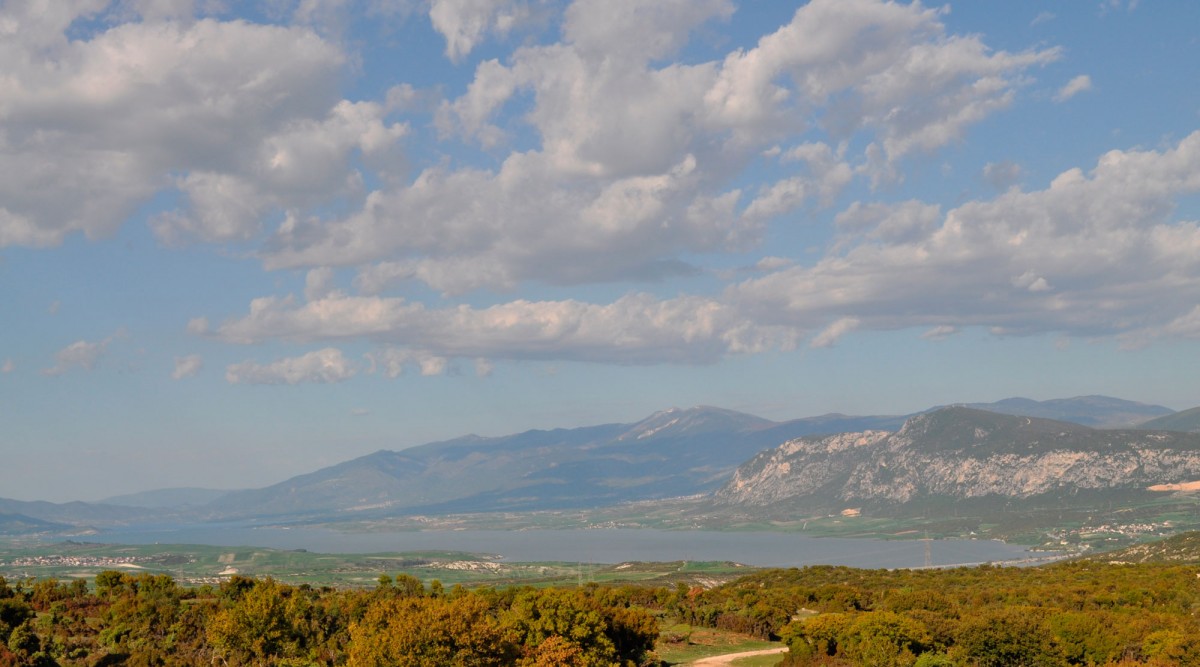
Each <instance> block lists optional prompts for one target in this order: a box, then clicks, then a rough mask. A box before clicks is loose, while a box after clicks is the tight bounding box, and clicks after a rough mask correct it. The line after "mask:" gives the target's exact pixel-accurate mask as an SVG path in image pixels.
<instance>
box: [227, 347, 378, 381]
mask: <svg viewBox="0 0 1200 667" xmlns="http://www.w3.org/2000/svg"><path fill="white" fill-rule="evenodd" d="M357 372H358V370H357V369H356V368H355V366H354V364H353V363H351V362H350V361H349V360H347V359H346V357H345V356H344V355H343V354H342V351H341V350H339V349H336V348H331V347H327V348H324V349H321V350H315V351H313V352H309V353H307V354H304V355H301V356H299V357H287V358H283V359H278V360H276V361H273V362H271V363H269V364H259V363H257V362H254V361H243V362H242V363H240V364H231V365H230V366H229V367H228V368H227V369H226V370H225V379H226V380H227V381H228V382H229V383H230V384H301V383H305V382H315V383H335V382H343V381H345V380H348V379H350V378H352V377H354V375H355V374H356V373H357Z"/></svg>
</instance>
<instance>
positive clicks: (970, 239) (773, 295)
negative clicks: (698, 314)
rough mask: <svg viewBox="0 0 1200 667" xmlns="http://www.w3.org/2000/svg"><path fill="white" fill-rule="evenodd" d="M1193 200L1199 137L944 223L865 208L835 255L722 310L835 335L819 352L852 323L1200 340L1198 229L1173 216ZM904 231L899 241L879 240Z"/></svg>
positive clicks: (1115, 160) (915, 212) (1129, 154)
mask: <svg viewBox="0 0 1200 667" xmlns="http://www.w3.org/2000/svg"><path fill="white" fill-rule="evenodd" d="M1197 192H1200V132H1197V133H1195V134H1192V135H1190V136H1188V137H1187V138H1185V139H1183V140H1182V141H1180V142H1179V143H1178V144H1177V145H1176V146H1174V147H1172V148H1169V149H1166V150H1162V151H1148V150H1130V151H1110V152H1109V153H1107V154H1105V155H1104V156H1102V157H1101V158H1100V159H1099V161H1098V162H1097V164H1096V166H1095V167H1094V168H1093V169H1092V170H1091V171H1090V172H1088V173H1086V174H1085V173H1084V172H1083V171H1082V170H1080V169H1072V170H1068V171H1066V172H1064V173H1062V174H1060V175H1059V176H1058V177H1057V178H1055V179H1054V180H1053V181H1052V182H1051V183H1050V185H1049V187H1047V188H1045V189H1043V190H1038V191H1032V192H1020V191H1016V190H1010V191H1008V192H1006V193H1004V194H1001V195H999V196H997V197H996V198H995V199H992V200H990V201H972V202H967V203H965V204H963V205H961V206H959V207H957V208H954V209H951V210H949V211H947V212H945V213H944V214H942V213H939V212H938V209H936V208H935V207H925V205H922V204H919V203H916V202H911V203H908V204H902V205H899V206H893V207H888V206H886V205H881V204H856V205H854V206H852V207H850V209H848V210H847V212H846V213H844V214H843V216H842V217H841V218H840V219H839V226H842V227H846V228H847V231H852V232H854V235H851V236H848V237H847V238H846V239H845V240H844V242H843V243H842V244H841V245H839V246H838V252H835V253H831V254H829V255H827V256H825V257H824V258H822V259H821V260H819V261H817V262H816V263H815V264H813V265H811V266H794V267H791V268H787V269H783V270H781V271H778V272H775V273H773V274H770V275H767V276H764V277H761V278H756V279H752V280H747V281H745V282H743V283H741V284H739V285H735V286H733V287H731V288H730V289H729V290H728V292H727V294H726V295H725V301H726V302H728V303H736V304H738V305H739V307H740V308H742V309H743V311H744V312H747V313H750V314H751V317H752V319H754V321H756V323H758V324H759V325H770V324H777V325H783V326H792V327H795V328H797V329H801V330H808V331H813V330H821V329H827V331H828V334H829V335H825V336H824V337H821V338H818V341H817V342H823V341H825V340H830V339H836V336H834V335H833V334H836V333H838V331H839V327H838V326H837V325H838V323H844V322H848V321H857V322H858V328H860V329H866V330H889V329H900V328H908V327H956V328H962V327H968V326H980V327H987V328H989V329H992V330H994V331H996V332H998V333H1000V334H1026V333H1043V332H1060V333H1064V334H1067V335H1071V336H1082V337H1098V336H1120V337H1122V339H1124V340H1129V341H1132V340H1134V339H1145V338H1147V337H1155V336H1192V335H1200V333H1194V332H1193V329H1192V327H1191V325H1190V324H1188V323H1189V322H1190V320H1189V319H1188V318H1189V317H1190V316H1189V312H1191V311H1192V308H1193V307H1194V304H1195V303H1196V301H1197V300H1198V299H1200V224H1198V223H1197V222H1193V221H1174V220H1172V219H1171V214H1172V211H1173V210H1174V207H1175V206H1176V204H1177V202H1178V201H1179V200H1180V199H1181V198H1183V197H1187V196H1190V195H1194V194H1195V193H1197ZM914 216H915V217H914ZM931 216H936V217H931ZM896 220H899V223H898V224H897V228H898V229H899V230H903V233H898V234H891V233H888V234H880V233H876V230H878V229H887V228H888V226H889V225H891V224H892V223H893V222H894V221H896ZM931 223H932V224H931ZM1195 331H1196V332H1200V329H1196V330H1195Z"/></svg>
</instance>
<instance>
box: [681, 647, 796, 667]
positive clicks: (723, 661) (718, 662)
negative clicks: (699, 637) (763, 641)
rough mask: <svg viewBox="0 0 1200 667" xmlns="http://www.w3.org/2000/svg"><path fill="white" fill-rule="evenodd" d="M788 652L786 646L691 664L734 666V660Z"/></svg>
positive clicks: (726, 655) (694, 665)
mask: <svg viewBox="0 0 1200 667" xmlns="http://www.w3.org/2000/svg"><path fill="white" fill-rule="evenodd" d="M784 651H787V647H786V646H780V647H779V648H765V649H762V650H759V651H742V652H741V653H726V654H725V655H714V656H709V657H707V658H701V659H699V660H697V661H696V662H693V663H691V665H692V667H722V666H727V665H732V664H733V661H734V660H737V659H738V658H749V657H750V656H755V655H771V654H772V653H783V652H784Z"/></svg>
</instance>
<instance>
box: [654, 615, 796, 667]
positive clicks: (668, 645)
mask: <svg viewBox="0 0 1200 667" xmlns="http://www.w3.org/2000/svg"><path fill="white" fill-rule="evenodd" d="M777 646H779V643H778V642H767V641H762V640H761V639H754V638H753V637H749V636H747V635H743V634H739V633H736V632H728V631H726V630H715V629H713V628H699V627H694V626H691V625H685V624H679V625H672V626H670V627H667V628H665V629H664V630H663V632H662V635H661V636H660V637H659V641H658V645H657V647H656V649H655V652H656V653H658V657H659V659H660V660H662V661H663V662H664V663H665V664H667V665H687V664H689V663H692V662H695V661H696V660H699V659H700V658H707V657H709V656H712V655H722V654H725V653H737V652H739V651H756V650H758V649H764V648H775V647H777ZM767 657H768V658H773V660H771V661H770V662H764V663H753V662H752V663H746V664H748V665H759V664H762V665H774V664H775V663H777V662H779V656H767ZM738 664H741V663H738Z"/></svg>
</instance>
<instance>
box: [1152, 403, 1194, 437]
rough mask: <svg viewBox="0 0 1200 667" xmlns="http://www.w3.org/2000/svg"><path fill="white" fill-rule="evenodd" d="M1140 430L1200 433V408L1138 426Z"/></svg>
mask: <svg viewBox="0 0 1200 667" xmlns="http://www.w3.org/2000/svg"><path fill="white" fill-rule="evenodd" d="M1138 428H1144V429H1153V430H1158V431H1182V432H1183V433H1200V408H1192V409H1190V410H1183V411H1181V412H1176V413H1173V414H1169V415H1166V416H1165V417H1159V418H1157V419H1151V420H1150V421H1146V422H1142V423H1141V424H1138Z"/></svg>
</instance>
